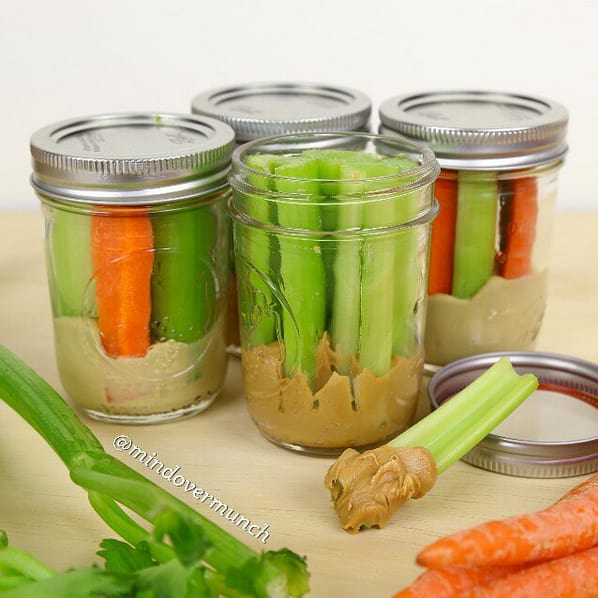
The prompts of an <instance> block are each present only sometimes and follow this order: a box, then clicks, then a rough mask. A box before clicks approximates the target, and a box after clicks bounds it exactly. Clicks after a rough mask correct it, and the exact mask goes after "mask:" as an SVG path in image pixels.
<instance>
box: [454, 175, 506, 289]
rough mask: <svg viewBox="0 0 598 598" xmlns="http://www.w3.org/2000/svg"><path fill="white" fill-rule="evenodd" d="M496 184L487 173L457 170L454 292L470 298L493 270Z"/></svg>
mask: <svg viewBox="0 0 598 598" xmlns="http://www.w3.org/2000/svg"><path fill="white" fill-rule="evenodd" d="M497 210H498V184H497V182H496V179H492V178H491V176H490V175H489V173H487V172H473V171H460V172H459V183H458V197H457V224H456V229H455V257H454V260H455V261H454V273H453V289H452V291H453V295H454V296H455V297H460V298H462V299H469V298H470V297H473V296H474V295H475V294H476V293H477V292H478V291H479V290H480V288H481V287H482V286H483V285H484V284H485V283H486V281H487V280H488V279H489V278H490V277H491V276H492V272H493V270H494V254H495V241H494V240H495V237H496V219H497Z"/></svg>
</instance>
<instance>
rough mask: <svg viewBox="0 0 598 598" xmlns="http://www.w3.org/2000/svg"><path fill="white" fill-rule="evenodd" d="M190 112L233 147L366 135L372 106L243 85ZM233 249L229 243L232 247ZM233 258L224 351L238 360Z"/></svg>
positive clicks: (362, 98)
mask: <svg viewBox="0 0 598 598" xmlns="http://www.w3.org/2000/svg"><path fill="white" fill-rule="evenodd" d="M191 111H192V112H193V113H194V114H201V115H203V116H208V117H211V118H217V119H218V120H221V121H223V122H225V123H226V124H228V125H229V126H230V127H232V128H233V130H234V131H235V137H236V140H237V143H238V144H239V145H240V144H243V143H246V142H248V141H252V140H254V139H260V138H263V137H270V136H272V135H282V134H286V133H300V132H307V131H367V130H368V125H369V119H370V114H371V111H372V103H371V100H370V98H369V97H368V96H367V95H365V94H364V93H362V92H360V91H357V90H355V89H351V88H348V87H339V86H333V85H325V84H319V83H298V82H284V83H281V82H266V83H242V84H237V85H230V86H225V87H218V88H215V89H209V90H207V91H204V92H202V93H200V94H198V95H196V96H195V97H194V98H193V100H192V102H191ZM231 247H232V243H231ZM236 283H237V281H236V276H235V270H234V256H233V255H232V252H231V284H230V287H229V289H230V293H229V313H228V326H227V337H228V350H229V352H230V353H231V354H232V355H239V354H240V346H239V345H240V338H239V315H238V314H239V311H238V309H239V308H238V302H237V290H236V288H237V285H236Z"/></svg>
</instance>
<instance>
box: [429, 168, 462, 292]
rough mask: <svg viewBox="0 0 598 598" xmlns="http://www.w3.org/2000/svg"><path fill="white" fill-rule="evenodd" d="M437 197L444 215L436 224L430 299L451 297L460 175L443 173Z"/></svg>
mask: <svg viewBox="0 0 598 598" xmlns="http://www.w3.org/2000/svg"><path fill="white" fill-rule="evenodd" d="M434 193H435V195H436V199H437V200H438V203H439V204H440V212H438V216H437V217H436V219H435V220H434V222H433V224H432V240H431V246H430V270H429V272H430V273H429V282H428V292H429V294H430V295H433V294H435V293H447V294H450V292H451V289H452V286H453V258H454V255H455V225H456V223H457V178H456V174H455V173H451V172H450V171H446V170H443V171H442V172H441V174H440V178H439V179H437V181H436V184H435V187H434Z"/></svg>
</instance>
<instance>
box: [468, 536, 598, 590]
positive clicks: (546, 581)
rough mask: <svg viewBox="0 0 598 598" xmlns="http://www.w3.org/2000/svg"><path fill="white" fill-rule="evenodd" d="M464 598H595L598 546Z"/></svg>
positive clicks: (551, 562) (486, 586) (506, 578)
mask: <svg viewBox="0 0 598 598" xmlns="http://www.w3.org/2000/svg"><path fill="white" fill-rule="evenodd" d="M461 596H462V598H596V597H597V596H598V547H595V548H590V549H589V550H584V551H583V552H577V553H575V554H571V555H569V556H565V557H563V558H560V559H556V560H553V561H548V562H545V563H541V564H539V565H536V566H534V567H530V568H528V569H525V570H523V571H520V572H518V573H513V574H511V575H507V576H506V577H503V578H501V579H498V580H496V581H494V582H491V583H489V584H484V585H482V586H480V587H477V588H474V589H472V590H470V591H468V592H466V593H464V594H462V595H461Z"/></svg>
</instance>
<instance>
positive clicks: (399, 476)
mask: <svg viewBox="0 0 598 598" xmlns="http://www.w3.org/2000/svg"><path fill="white" fill-rule="evenodd" d="M435 482H436V461H434V457H433V456H432V454H431V453H430V451H428V450H427V449H425V448H420V447H413V448H412V447H409V448H395V447H391V446H388V445H385V446H380V447H378V448H376V449H372V450H369V451H365V452H364V453H359V452H358V451H356V450H355V449H351V448H349V449H347V450H345V451H344V452H343V453H342V454H341V456H340V457H339V458H338V459H337V460H336V461H335V462H334V463H333V464H332V466H331V467H330V469H329V470H328V472H327V474H326V477H325V478H324V485H325V486H326V487H327V488H328V489H329V490H330V495H331V497H332V502H333V503H334V508H335V509H336V512H337V513H338V516H339V519H340V524H341V527H342V528H343V529H345V530H346V531H348V532H350V533H356V532H358V531H359V530H361V529H364V528H369V527H378V528H381V527H384V525H385V524H386V522H387V521H388V520H389V519H390V517H391V516H392V515H393V514H394V513H395V512H396V511H397V510H398V509H399V507H400V506H401V505H402V504H403V503H405V502H406V501H407V500H409V499H410V498H421V497H422V496H423V495H424V494H426V493H427V492H428V491H429V490H430V489H431V488H432V486H434V483H435Z"/></svg>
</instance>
